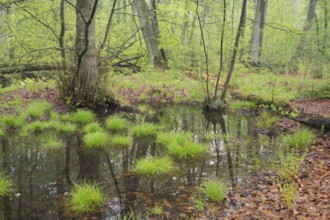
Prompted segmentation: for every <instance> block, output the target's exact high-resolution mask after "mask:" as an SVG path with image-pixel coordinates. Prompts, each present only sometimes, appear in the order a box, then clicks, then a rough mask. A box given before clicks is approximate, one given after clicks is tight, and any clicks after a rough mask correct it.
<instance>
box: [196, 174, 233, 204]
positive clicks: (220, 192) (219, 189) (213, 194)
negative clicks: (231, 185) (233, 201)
mask: <svg viewBox="0 0 330 220" xmlns="http://www.w3.org/2000/svg"><path fill="white" fill-rule="evenodd" d="M202 188H203V192H204V193H205V196H206V197H207V198H208V199H209V200H210V201H212V202H221V201H223V200H224V199H225V197H226V194H227V188H226V186H225V185H224V184H223V183H222V182H220V181H219V180H215V179H209V180H205V181H203V182H202Z"/></svg>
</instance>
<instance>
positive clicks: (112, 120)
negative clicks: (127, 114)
mask: <svg viewBox="0 0 330 220" xmlns="http://www.w3.org/2000/svg"><path fill="white" fill-rule="evenodd" d="M127 124H128V123H127V120H126V119H123V118H121V117H119V116H117V115H114V116H110V117H109V118H107V120H106V121H105V126H106V128H107V129H108V130H110V131H112V132H120V131H123V130H125V129H126V128H127Z"/></svg>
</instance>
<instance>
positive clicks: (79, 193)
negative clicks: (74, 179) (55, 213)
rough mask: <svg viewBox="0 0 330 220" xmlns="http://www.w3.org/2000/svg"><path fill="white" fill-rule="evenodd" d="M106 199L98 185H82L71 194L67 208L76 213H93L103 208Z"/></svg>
mask: <svg viewBox="0 0 330 220" xmlns="http://www.w3.org/2000/svg"><path fill="white" fill-rule="evenodd" d="M104 203H105V197H104V195H103V193H102V192H101V189H100V187H99V186H98V185H96V184H91V183H81V184H77V185H75V186H74V188H73V190H72V191H71V192H70V197H69V200H68V202H67V207H68V209H69V210H70V211H72V212H75V213H91V212H94V211H97V210H98V209H100V208H102V206H103V205H104Z"/></svg>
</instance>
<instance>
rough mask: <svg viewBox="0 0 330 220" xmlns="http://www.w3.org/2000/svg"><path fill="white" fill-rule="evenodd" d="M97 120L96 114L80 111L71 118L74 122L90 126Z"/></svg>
mask: <svg viewBox="0 0 330 220" xmlns="http://www.w3.org/2000/svg"><path fill="white" fill-rule="evenodd" d="M94 118H95V115H94V113H92V112H91V111H88V110H83V109H79V110H78V111H77V112H75V113H73V114H72V116H71V117H70V118H69V119H70V120H71V121H72V122H76V123H81V124H88V123H91V122H92V121H93V120H94Z"/></svg>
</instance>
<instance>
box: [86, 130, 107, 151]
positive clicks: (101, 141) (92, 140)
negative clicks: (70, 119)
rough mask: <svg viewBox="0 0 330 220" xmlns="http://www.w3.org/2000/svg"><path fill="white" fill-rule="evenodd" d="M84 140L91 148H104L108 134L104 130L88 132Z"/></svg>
mask: <svg viewBox="0 0 330 220" xmlns="http://www.w3.org/2000/svg"><path fill="white" fill-rule="evenodd" d="M83 140H84V142H85V144H86V146H87V147H89V148H103V147H104V146H105V145H106V144H107V142H108V134H107V133H105V132H102V131H97V132H93V133H87V134H85V135H84V137H83Z"/></svg>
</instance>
